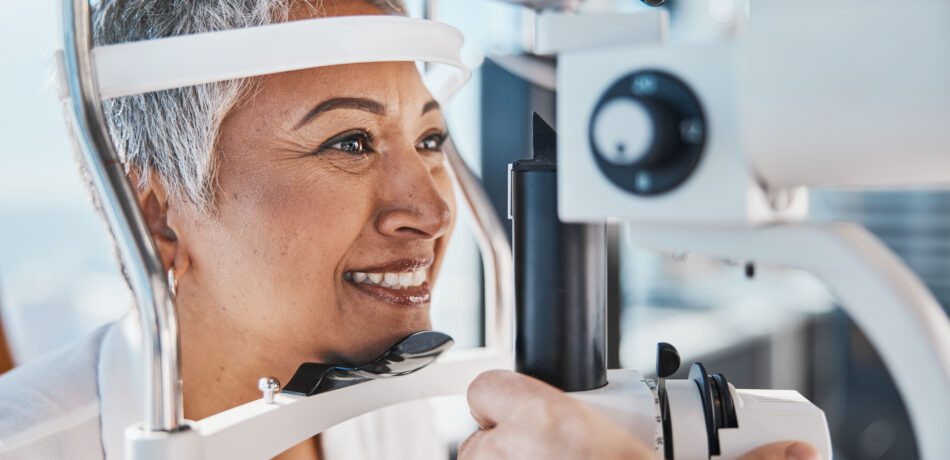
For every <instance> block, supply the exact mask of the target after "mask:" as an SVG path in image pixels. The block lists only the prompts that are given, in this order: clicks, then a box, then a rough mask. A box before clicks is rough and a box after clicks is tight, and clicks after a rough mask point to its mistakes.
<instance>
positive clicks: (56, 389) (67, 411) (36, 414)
mask: <svg viewBox="0 0 950 460" xmlns="http://www.w3.org/2000/svg"><path fill="white" fill-rule="evenodd" d="M107 329H108V326H104V327H102V328H99V329H97V330H96V331H95V332H93V333H92V334H90V335H89V336H87V337H85V338H83V339H82V340H80V341H79V342H77V343H75V344H73V345H70V346H67V347H64V348H61V349H59V350H57V351H55V352H52V353H50V354H48V355H46V356H43V357H41V358H37V359H36V360H33V361H31V362H29V363H26V364H24V365H23V366H19V367H17V368H15V369H13V370H12V371H10V372H7V373H6V374H4V375H2V376H0V459H6V458H53V457H60V456H62V455H63V454H64V453H67V452H68V453H69V455H70V456H73V457H75V458H101V457H102V442H101V436H100V427H99V391H98V377H97V368H98V362H99V350H100V346H101V343H102V338H103V336H104V335H105V332H106V331H107Z"/></svg>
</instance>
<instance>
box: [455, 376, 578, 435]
mask: <svg viewBox="0 0 950 460" xmlns="http://www.w3.org/2000/svg"><path fill="white" fill-rule="evenodd" d="M561 394H562V393H561V392H560V391H559V390H558V389H556V388H554V387H552V386H550V385H548V384H546V383H544V382H541V381H540V380H536V379H533V378H531V377H528V376H525V375H521V374H518V373H515V372H511V371H501V370H494V371H488V372H485V373H482V374H481V375H479V376H478V377H477V378H476V379H475V380H474V381H473V382H472V384H471V385H469V386H468V407H469V410H470V411H471V412H472V417H473V418H475V421H476V422H477V423H478V425H479V426H481V427H488V428H490V427H493V426H495V425H497V424H498V423H500V422H502V421H504V419H505V418H506V417H507V416H509V415H510V414H512V413H513V412H514V411H513V408H515V407H519V406H523V405H526V404H527V405H530V404H532V403H533V402H537V401H539V400H549V399H554V398H557V397H558V396H559V395H561Z"/></svg>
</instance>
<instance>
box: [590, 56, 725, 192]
mask: <svg viewBox="0 0 950 460" xmlns="http://www.w3.org/2000/svg"><path fill="white" fill-rule="evenodd" d="M589 137H590V146H591V150H592V151H593V153H594V159H595V161H596V162H597V164H598V166H599V167H600V169H601V171H603V172H604V173H605V175H606V176H607V177H608V178H609V179H611V180H612V181H613V182H614V183H615V184H617V185H619V186H620V187H621V188H623V189H626V190H628V191H631V192H633V193H635V194H638V195H657V194H661V193H665V192H669V191H671V190H673V189H675V188H676V187H677V186H679V185H680V184H682V183H683V182H685V181H686V179H687V178H688V177H689V176H690V175H691V174H692V172H693V171H694V169H695V168H696V166H697V164H698V163H699V159H700V156H701V154H702V150H703V146H704V144H705V139H706V129H705V118H704V117H703V113H702V109H701V107H700V105H699V100H698V99H697V98H696V96H695V94H693V92H692V91H691V90H690V89H689V87H688V86H686V84H685V83H683V82H682V81H681V80H679V79H678V78H676V77H674V76H673V75H670V74H668V73H665V72H661V71H654V70H650V71H639V72H635V73H632V74H629V75H627V76H625V77H623V78H621V79H620V80H618V81H616V82H615V83H614V84H613V85H611V86H610V88H608V90H607V91H606V92H605V93H604V95H603V96H601V99H600V100H599V101H598V103H597V105H596V107H595V109H594V112H593V115H592V116H591V120H590V128H589Z"/></svg>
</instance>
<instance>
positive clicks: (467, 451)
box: [458, 429, 507, 460]
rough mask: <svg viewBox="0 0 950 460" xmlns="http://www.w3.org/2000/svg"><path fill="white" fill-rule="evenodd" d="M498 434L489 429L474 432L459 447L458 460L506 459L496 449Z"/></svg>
mask: <svg viewBox="0 0 950 460" xmlns="http://www.w3.org/2000/svg"><path fill="white" fill-rule="evenodd" d="M498 434H499V433H497V432H495V431H493V430H491V429H484V430H478V431H476V432H475V433H473V434H472V435H471V436H469V437H468V439H466V440H465V442H463V443H462V445H461V446H459V454H458V460H482V459H491V460H502V459H505V458H507V456H506V455H504V453H503V452H502V451H501V450H499V448H498V447H499V444H498V439H497V437H498Z"/></svg>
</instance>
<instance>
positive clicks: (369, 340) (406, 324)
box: [340, 311, 432, 365]
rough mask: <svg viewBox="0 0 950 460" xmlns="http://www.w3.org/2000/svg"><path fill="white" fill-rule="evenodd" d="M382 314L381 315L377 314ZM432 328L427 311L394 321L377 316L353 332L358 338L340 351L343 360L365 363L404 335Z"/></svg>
mask: <svg viewBox="0 0 950 460" xmlns="http://www.w3.org/2000/svg"><path fill="white" fill-rule="evenodd" d="M379 316H383V315H379ZM431 329H432V322H431V321H430V319H429V314H428V311H426V312H425V314H424V315H418V314H417V315H410V317H404V318H400V319H399V320H396V321H385V320H383V319H382V318H379V317H377V318H376V321H374V322H371V323H369V325H368V326H367V327H365V328H361V331H360V332H358V333H354V334H355V335H354V337H357V338H358V340H357V342H356V343H353V345H352V346H351V347H349V348H348V349H347V350H345V351H344V352H343V353H340V356H341V357H342V358H343V359H344V361H345V362H347V363H349V364H352V365H361V364H366V363H368V362H370V361H372V360H373V359H375V358H376V357H378V356H380V355H382V354H383V353H384V352H386V350H388V349H390V348H391V347H392V346H393V345H395V344H396V343H397V342H399V341H400V340H402V339H404V338H405V337H406V336H408V335H410V334H413V333H416V332H419V331H427V330H431Z"/></svg>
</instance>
